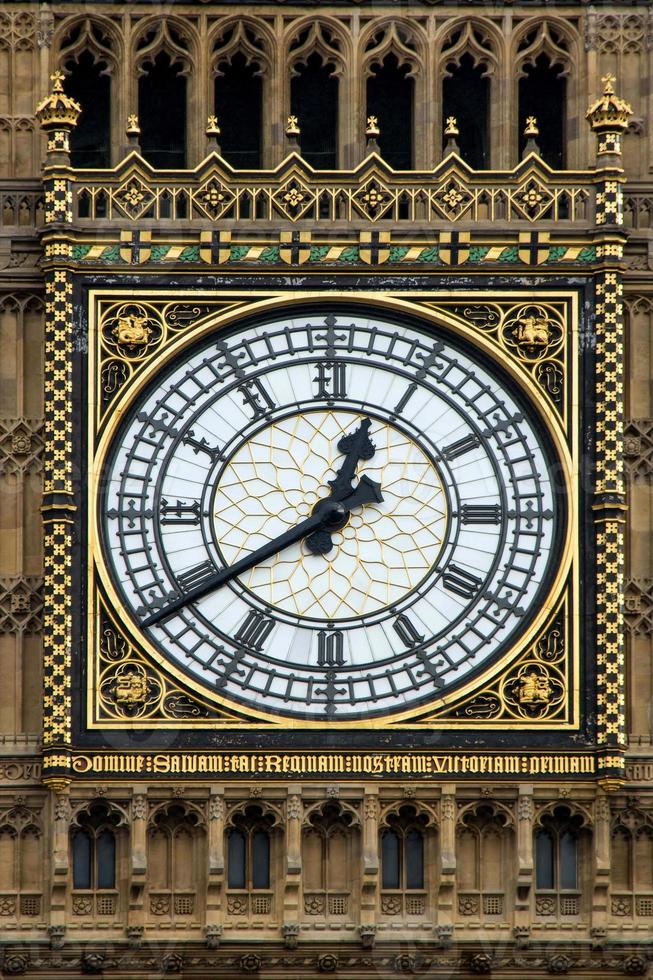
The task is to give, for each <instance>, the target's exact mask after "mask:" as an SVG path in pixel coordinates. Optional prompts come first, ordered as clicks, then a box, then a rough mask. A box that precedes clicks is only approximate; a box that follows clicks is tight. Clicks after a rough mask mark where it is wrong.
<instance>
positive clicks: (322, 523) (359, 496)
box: [141, 478, 380, 627]
mask: <svg viewBox="0 0 653 980" xmlns="http://www.w3.org/2000/svg"><path fill="white" fill-rule="evenodd" d="M379 496H380V493H379V488H378V485H377V484H376V483H373V482H372V481H367V480H366V479H365V478H363V479H361V481H360V483H359V484H358V486H357V487H356V489H355V490H354V492H353V493H352V494H350V496H349V497H347V498H345V500H342V501H340V502H336V501H330V500H329V499H328V498H327V500H326V501H325V502H324V505H323V506H322V507H320V508H319V509H318V510H316V512H315V513H314V514H311V516H310V517H307V518H306V520H304V521H300V523H299V524H296V525H295V526H294V527H291V528H289V530H287V531H285V532H284V533H283V534H280V535H279V537H277V538H273V539H272V541H268V542H267V544H264V545H263V546H262V547H261V548H257V549H256V551H252V552H251V554H249V555H246V556H245V557H244V558H241V559H240V561H237V562H235V563H234V564H233V565H230V566H229V567H228V568H221V569H220V571H219V572H216V573H215V574H214V575H211V576H210V577H209V578H207V579H206V580H205V581H204V582H202V584H201V585H198V586H196V587H195V588H194V589H191V590H190V592H186V593H185V594H184V595H182V596H179V598H178V599H173V600H172V602H170V603H168V605H167V606H164V607H163V609H159V610H157V612H155V613H152V615H151V616H148V617H147V619H144V620H143V621H142V623H141V625H142V626H144V627H147V626H155V625H156V624H157V623H160V622H161V620H163V619H167V618H168V616H172V615H173V613H176V612H178V611H179V610H180V609H183V608H184V606H187V605H188V603H189V602H195V600H197V599H201V598H202V596H205V595H207V593H209V592H213V590H214V589H218V588H220V586H221V585H225V584H226V583H227V582H230V581H231V579H232V578H236V577H237V576H238V575H242V573H243V572H247V571H249V569H250V568H253V567H254V565H259V564H260V563H261V562H263V561H266V559H268V558H271V557H272V555H276V554H277V552H279V551H282V550H283V549H284V548H287V547H289V545H291V544H296V542H297V541H301V540H302V538H305V537H306V536H307V535H309V534H311V533H312V532H313V531H316V530H318V529H320V528H323V527H329V524H330V523H336V524H340V523H341V522H342V518H343V516H345V515H346V514H348V513H349V511H350V510H351V509H352V508H353V507H362V506H363V504H370V503H373V502H374V501H377V500H378V499H379Z"/></svg>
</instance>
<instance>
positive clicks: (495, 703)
mask: <svg viewBox="0 0 653 980" xmlns="http://www.w3.org/2000/svg"><path fill="white" fill-rule="evenodd" d="M182 300H183V301H186V302H187V303H190V304H193V305H195V306H197V307H201V306H202V304H205V306H206V307H207V308H209V309H210V308H211V307H213V311H212V312H207V313H205V314H204V315H203V316H200V317H199V318H197V319H196V320H195V322H194V323H193V324H192V325H191V326H189V327H187V328H186V329H184V328H181V329H180V328H179V326H178V325H177V324H172V325H171V323H170V317H169V313H168V315H166V310H168V311H169V310H170V309H171V308H172V307H175V306H177V307H178V306H179V305H180V303H181V301H182ZM309 302H310V303H315V302H320V303H321V304H323V305H324V307H325V308H327V306H328V305H334V304H338V305H342V304H343V303H347V304H348V305H351V306H354V305H361V306H365V307H366V308H367V309H370V308H372V309H373V308H377V309H378V310H379V312H380V313H382V312H385V313H390V314H394V315H395V316H396V315H397V314H401V313H403V314H410V315H411V316H416V317H419V318H420V319H421V320H422V321H423V322H426V323H428V322H431V323H434V324H437V325H439V326H444V327H446V328H447V329H449V330H451V331H452V332H453V333H454V334H456V335H458V336H459V337H461V338H462V339H464V340H465V341H466V342H467V343H468V344H470V345H471V346H473V347H476V348H477V349H479V350H481V351H482V352H483V353H484V354H485V355H486V356H487V357H488V358H489V359H490V360H492V361H494V362H495V363H497V364H498V365H499V366H500V367H501V368H503V370H504V371H507V373H508V374H509V376H510V377H511V378H512V380H513V381H514V383H515V384H516V385H517V386H518V387H519V388H520V390H521V391H522V392H523V393H524V394H525V395H526V397H527V398H528V400H529V403H530V404H531V405H532V406H533V409H534V411H535V412H537V414H538V416H539V418H540V421H541V424H542V425H543V426H544V427H545V428H546V429H547V431H548V433H549V435H550V437H551V439H552V441H553V443H554V445H555V447H556V451H557V453H558V457H559V459H560V461H561V464H562V473H563V476H564V480H565V483H566V487H567V500H568V507H569V516H568V522H567V533H566V538H565V542H564V546H563V548H562V553H561V557H560V562H559V565H558V571H557V573H556V576H555V579H554V581H553V583H552V585H551V587H550V590H549V593H548V595H547V598H546V600H545V601H544V602H543V604H542V607H541V609H540V611H539V613H538V614H537V615H536V617H535V619H534V621H533V622H532V624H531V626H530V627H529V629H528V630H527V631H526V632H525V633H524V634H522V636H520V638H519V639H518V641H517V642H516V643H515V644H514V645H513V646H512V647H511V648H510V650H508V651H506V652H505V653H504V654H503V655H502V656H501V657H500V658H499V659H498V660H496V661H495V662H494V663H492V664H490V665H488V666H487V668H486V669H485V670H483V671H482V672H481V673H480V675H479V676H477V677H476V678H474V679H472V680H470V681H468V682H466V683H463V684H461V685H460V687H458V688H457V689H456V690H455V691H451V692H449V693H448V694H444V695H441V696H439V697H437V698H434V702H433V704H432V705H431V706H427V707H426V708H425V706H424V705H422V706H420V707H418V708H413V709H411V710H409V711H405V712H402V713H397V714H393V715H390V716H387V717H384V718H377V719H371V720H368V721H363V722H361V721H356V722H353V721H341V722H335V721H330V722H329V727H330V729H331V730H338V731H343V732H344V731H346V730H348V729H353V728H361V727H365V728H369V729H375V730H379V729H385V730H402V729H413V730H424V729H426V730H429V729H433V728H437V729H443V730H446V729H454V730H458V731H460V730H469V731H473V730H478V727H479V724H481V725H482V727H483V729H484V730H490V731H491V730H496V731H505V730H508V729H520V730H524V729H531V730H537V731H542V730H556V731H562V730H574V729H577V728H578V726H579V720H580V683H579V677H580V673H579V672H580V637H579V632H580V631H579V611H578V609H579V607H578V603H579V597H580V592H579V575H580V568H579V564H580V558H579V555H578V548H577V547H575V545H577V542H578V529H579V517H578V506H579V500H578V494H579V489H578V471H579V452H580V447H579V431H578V430H579V424H578V423H579V420H578V410H579V391H578V384H579V378H578V316H579V308H578V294H577V292H576V291H575V290H574V289H571V288H570V289H568V290H564V289H562V290H560V289H556V290H553V289H547V288H544V287H542V288H540V289H536V290H533V289H530V290H523V289H522V290H519V289H517V290H516V289H514V288H512V287H506V288H505V289H503V290H498V289H486V290H484V289H480V290H474V292H473V294H472V293H471V291H469V290H466V291H465V290H463V289H460V290H453V289H446V288H445V289H438V290H414V291H411V292H410V293H407V292H406V291H398V290H397V291H391V290H382V289H370V290H360V291H356V292H352V293H349V292H348V293H347V294H346V297H343V296H341V295H334V293H333V292H325V291H323V290H322V291H320V290H317V289H305V290H301V291H300V290H294V291H282V290H279V289H269V290H258V291H256V292H254V291H248V290H246V289H241V288H239V287H238V286H237V285H236V286H234V287H232V288H231V289H211V290H203V289H192V290H189V291H188V292H187V293H184V292H183V290H180V289H179V288H178V287H177V288H176V289H174V290H171V289H169V288H166V287H164V286H163V285H162V286H161V287H159V288H149V289H148V288H143V289H139V290H138V292H137V293H135V291H134V290H133V289H130V288H124V287H119V286H116V287H94V288H92V289H90V290H89V292H88V300H87V303H88V324H89V348H88V379H89V380H88V391H87V397H88V404H87V411H86V418H87V465H88V473H89V488H88V500H89V505H88V507H87V527H86V535H87V542H88V547H87V562H86V566H85V576H86V590H87V592H86V594H87V596H88V612H87V631H86V677H87V684H86V690H85V692H84V696H85V699H86V719H87V721H86V726H87V728H88V729H89V730H107V731H110V730H115V729H119V730H125V729H126V728H127V729H132V730H133V729H135V728H138V729H141V728H143V729H148V730H150V729H155V730H158V729H175V730H179V729H203V728H204V729H206V728H211V729H247V730H257V729H258V730H272V731H274V730H276V731H279V730H287V729H289V728H292V730H294V731H299V730H304V729H306V730H310V729H320V728H321V729H323V728H324V722H318V721H298V720H292V721H289V719H287V718H285V717H282V716H278V715H271V714H269V713H266V712H262V711H256V710H255V709H252V708H249V707H248V708H244V707H242V706H239V705H237V704H236V703H234V702H232V701H229V700H228V699H225V698H224V697H221V696H219V695H217V694H215V695H214V694H211V695H210V696H208V695H207V690H206V688H204V687H203V686H202V685H201V684H199V683H198V682H195V681H193V680H192V679H191V678H189V677H188V676H187V675H185V674H183V673H182V672H181V671H180V670H178V669H177V668H176V667H175V666H174V665H173V664H167V663H166V665H165V668H163V667H162V666H161V664H159V663H158V662H157V655H156V651H155V648H154V647H153V646H152V645H151V644H150V643H149V641H147V639H146V638H144V637H143V636H142V635H141V634H140V633H139V632H138V630H137V629H136V628H135V626H134V625H133V624H132V623H131V620H130V617H129V615H124V614H123V611H122V609H121V603H120V600H119V597H118V595H117V593H116V592H115V589H114V588H113V586H112V583H111V580H110V576H109V574H108V570H107V568H106V566H105V564H104V561H103V556H102V551H101V548H100V537H99V533H98V527H97V509H96V506H95V501H96V499H97V492H98V485H99V480H100V475H101V472H102V465H103V459H104V456H105V454H106V452H107V450H108V447H109V446H110V444H111V441H112V438H113V435H114V433H115V431H116V428H117V426H118V425H119V424H120V422H121V420H122V419H123V417H124V415H125V413H126V412H127V411H128V409H129V406H130V404H131V403H132V402H133V400H134V399H135V398H136V397H137V396H138V394H139V392H140V391H142V389H143V387H144V386H145V385H147V384H148V383H149V382H150V381H151V380H152V378H153V377H154V376H155V375H156V373H157V372H159V371H160V370H161V369H162V368H163V367H164V366H165V365H167V364H168V363H170V362H171V361H172V360H173V359H174V358H175V357H176V356H177V355H178V354H179V353H180V352H181V351H182V350H184V349H185V348H186V347H188V346H189V345H191V344H194V343H196V342H197V341H198V340H199V339H200V338H201V337H202V336H204V335H206V334H207V333H210V332H215V331H216V330H220V329H223V328H226V327H228V326H230V325H231V324H233V323H234V322H235V321H236V320H240V319H242V318H244V317H247V318H250V317H252V316H254V315H258V316H260V315H261V314H265V313H269V314H270V315H274V314H275V313H278V312H279V310H281V309H283V310H284V311H286V312H287V311H288V309H289V307H292V306H293V305H295V306H297V305H301V304H304V305H305V304H306V303H309ZM121 304H123V305H124V304H131V305H132V306H133V305H134V304H136V305H138V306H140V307H141V308H142V309H143V311H144V313H145V314H146V315H147V317H148V318H149V319H147V320H146V321H143V325H144V326H145V335H138V334H137V335H136V336H135V337H134V336H132V337H131V338H130V343H126V342H125V343H122V344H121V343H120V342H119V341H120V336H119V335H117V334H116V326H115V323H116V310H117V309H119V307H120V305H121ZM484 306H485V307H486V308H487V309H488V310H491V311H494V312H495V314H496V315H495V316H494V317H490V318H489V320H490V322H489V323H486V325H485V326H479V322H478V317H477V320H476V322H474V321H473V320H472V321H470V320H469V319H468V318H466V317H465V316H464V315H463V314H462V313H461V309H464V308H465V307H466V308H467V310H468V311H469V312H470V314H471V313H473V311H474V310H478V309H482V308H483V307H484ZM533 306H537V307H539V308H540V309H541V310H542V311H544V314H545V315H546V316H547V317H549V323H550V324H551V331H550V342H549V343H547V344H546V345H544V346H540V347H538V348H533V347H532V346H530V347H528V345H526V346H522V345H520V344H518V343H516V342H515V331H514V322H515V320H516V318H518V313H519V310H520V308H523V307H533ZM148 323H151V324H152V326H151V327H147V324H148ZM511 324H512V327H511V326H510V325H511ZM148 331H149V333H148ZM116 364H120V365H122V367H121V371H123V374H124V375H125V376H126V377H125V380H124V381H123V383H122V387H121V388H120V390H119V391H118V392H117V393H116V395H115V397H114V398H113V400H111V401H110V404H109V405H108V407H106V406H105V409H104V410H102V406H101V397H100V395H101V392H102V389H103V385H104V386H105V387H106V383H107V377H108V374H107V366H109V367H111V366H112V365H116ZM545 365H546V366H547V371H542V368H543V367H544V366H545ZM111 370H112V371H113V374H114V375H115V370H114V369H113V368H111ZM551 372H554V373H553V375H551ZM551 376H553V377H554V378H555V379H556V383H558V384H559V385H562V388H563V392H562V394H563V397H562V398H561V399H560V398H558V399H553V398H552V396H551V392H550V391H549V390H548V389H547V378H548V380H549V382H550V378H551ZM543 379H544V380H543ZM114 381H115V378H114ZM515 691H519V692H522V691H525V692H526V694H525V695H522V696H521V697H522V699H523V698H524V697H526V700H521V701H520V697H518V696H516V695H515Z"/></svg>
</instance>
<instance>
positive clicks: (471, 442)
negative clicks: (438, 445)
mask: <svg viewBox="0 0 653 980" xmlns="http://www.w3.org/2000/svg"><path fill="white" fill-rule="evenodd" d="M479 445H480V439H479V438H478V436H475V435H469V436H464V437H463V438H462V439H459V440H458V441H457V442H452V443H451V445H449V446H445V447H444V449H443V450H442V455H443V456H444V458H445V459H448V460H452V459H458V457H459V456H464V455H465V453H468V452H471V450H472V449H475V448H476V447H477V446H479Z"/></svg>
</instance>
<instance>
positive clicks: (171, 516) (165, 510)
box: [160, 499, 200, 525]
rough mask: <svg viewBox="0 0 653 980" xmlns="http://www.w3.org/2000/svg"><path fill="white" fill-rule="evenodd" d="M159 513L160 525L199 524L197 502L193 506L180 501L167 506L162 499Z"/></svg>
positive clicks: (165, 501)
mask: <svg viewBox="0 0 653 980" xmlns="http://www.w3.org/2000/svg"><path fill="white" fill-rule="evenodd" d="M160 513H161V523H162V524H191V525H197V524H199V522H200V505H199V501H197V500H196V501H195V503H193V504H185V503H183V502H182V501H181V500H178V501H177V503H176V504H169V503H168V501H167V500H163V499H162V500H161V511H160Z"/></svg>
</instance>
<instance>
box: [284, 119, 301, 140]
mask: <svg viewBox="0 0 653 980" xmlns="http://www.w3.org/2000/svg"><path fill="white" fill-rule="evenodd" d="M300 132H301V130H300V128H299V120H298V119H297V116H288V122H287V123H286V136H299V134H300Z"/></svg>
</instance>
